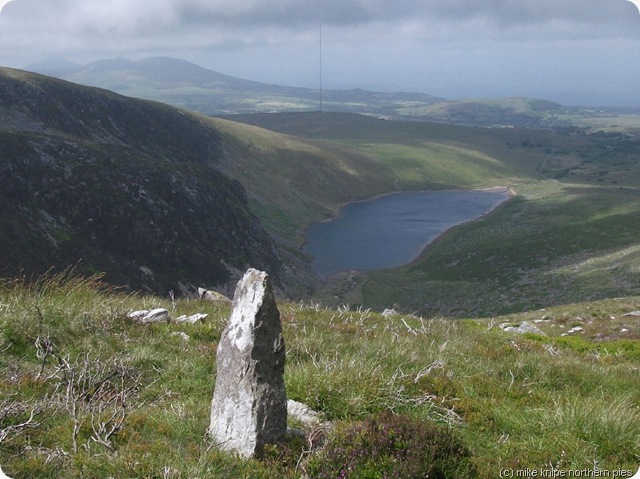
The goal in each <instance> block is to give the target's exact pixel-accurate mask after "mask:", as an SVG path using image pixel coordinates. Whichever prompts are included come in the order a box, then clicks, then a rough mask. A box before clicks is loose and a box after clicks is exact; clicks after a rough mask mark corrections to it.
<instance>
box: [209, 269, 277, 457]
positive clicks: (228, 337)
mask: <svg viewBox="0 0 640 479" xmlns="http://www.w3.org/2000/svg"><path fill="white" fill-rule="evenodd" d="M284 362H285V347H284V339H283V336H282V326H281V323H280V313H279V311H278V308H277V305H276V301H275V297H274V294H273V288H272V286H271V281H270V279H269V276H268V275H267V274H266V273H264V272H261V271H257V270H255V269H250V270H248V271H247V272H246V274H245V275H244V277H243V278H242V280H240V282H239V283H238V285H237V287H236V292H235V295H234V298H233V308H232V311H231V316H230V318H229V322H228V323H227V327H226V328H225V330H224V332H223V333H222V338H221V339H220V343H219V345H218V352H217V362H216V364H217V373H216V384H215V389H214V394H213V400H212V402H211V421H210V425H209V430H208V434H209V437H210V438H211V440H212V441H213V442H214V443H215V444H216V445H218V446H219V447H220V448H222V449H224V450H227V451H231V452H235V453H238V454H239V455H241V456H244V457H251V456H253V455H255V454H258V453H259V452H260V451H261V450H262V448H263V446H264V445H265V444H268V443H274V442H278V441H280V440H282V439H283V438H284V437H285V435H286V432H287V398H286V392H285V385H284Z"/></svg>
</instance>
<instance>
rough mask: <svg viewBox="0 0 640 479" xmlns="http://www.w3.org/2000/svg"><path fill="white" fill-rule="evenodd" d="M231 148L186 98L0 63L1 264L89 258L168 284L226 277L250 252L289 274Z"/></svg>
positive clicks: (254, 259) (36, 268)
mask: <svg viewBox="0 0 640 479" xmlns="http://www.w3.org/2000/svg"><path fill="white" fill-rule="evenodd" d="M224 151H225V144H224V140H223V139H221V137H220V136H219V135H218V134H217V133H216V131H215V129H213V128H211V127H207V126H205V125H204V123H203V122H202V121H201V120H200V119H199V118H197V117H195V116H193V115H190V114H187V113H185V112H183V111H179V110H177V109H175V108H172V107H169V106H166V105H162V104H159V103H153V102H148V101H142V100H134V99H130V98H125V97H122V96H120V95H116V94H115V93H112V92H107V91H105V90H98V89H95V88H88V87H83V86H80V85H74V84H72V83H69V82H65V81H61V80H56V79H53V78H47V77H43V76H41V75H35V74H31V73H27V72H22V71H18V70H12V69H4V68H0V211H1V213H2V214H1V215H0V245H1V247H0V274H2V275H9V276H11V275H15V274H20V273H24V274H27V275H31V274H36V275H37V274H40V273H43V272H45V271H47V270H49V269H51V268H53V269H57V270H61V269H64V268H66V267H68V266H69V265H78V268H79V269H81V270H82V271H83V272H85V273H88V274H91V273H95V272H104V273H106V274H107V278H108V279H109V280H110V281H111V282H112V283H113V284H118V285H127V286H129V287H131V288H132V289H136V290H139V289H144V290H149V291H156V292H163V291H168V290H174V291H183V292H184V291H185V290H186V289H187V288H188V287H190V288H191V289H192V290H193V289H195V287H196V286H198V285H210V286H213V285H218V286H219V287H223V285H224V284H225V283H228V282H234V281H233V279H230V278H232V276H233V268H237V269H244V268H246V267H247V266H248V265H249V264H253V265H257V264H262V266H261V267H262V268H264V269H267V270H269V271H271V272H272V273H273V274H274V276H277V273H278V271H279V270H280V268H281V265H280V258H279V257H278V255H277V252H276V251H275V249H274V243H273V240H272V239H271V238H270V237H269V235H268V234H267V233H266V231H265V230H264V228H263V227H262V226H261V224H260V222H259V220H258V217H257V216H256V215H255V214H254V213H253V212H252V211H251V210H250V207H249V205H248V201H247V197H246V191H245V190H244V188H243V187H242V185H241V184H240V183H239V182H238V181H235V180H233V179H231V178H229V177H228V176H226V175H223V174H222V173H221V172H220V171H219V170H218V169H217V168H216V166H215V165H216V164H217V163H219V161H220V158H221V157H222V156H223V155H224ZM203 218H206V221H203ZM194 285H195V286H194Z"/></svg>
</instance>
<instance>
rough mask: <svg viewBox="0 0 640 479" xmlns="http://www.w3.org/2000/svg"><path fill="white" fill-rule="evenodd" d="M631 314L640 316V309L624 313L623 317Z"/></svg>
mask: <svg viewBox="0 0 640 479" xmlns="http://www.w3.org/2000/svg"><path fill="white" fill-rule="evenodd" d="M630 316H640V311H631V312H630V313H627V314H623V315H622V317H623V318H628V317H630Z"/></svg>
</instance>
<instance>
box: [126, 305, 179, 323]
mask: <svg viewBox="0 0 640 479" xmlns="http://www.w3.org/2000/svg"><path fill="white" fill-rule="evenodd" d="M127 317H129V318H130V319H133V320H134V321H136V322H138V323H142V324H149V323H168V322H169V311H168V310H167V309H164V308H156V309H152V310H151V311H149V310H146V309H143V310H140V311H133V312H132V313H129V314H128V315H127Z"/></svg>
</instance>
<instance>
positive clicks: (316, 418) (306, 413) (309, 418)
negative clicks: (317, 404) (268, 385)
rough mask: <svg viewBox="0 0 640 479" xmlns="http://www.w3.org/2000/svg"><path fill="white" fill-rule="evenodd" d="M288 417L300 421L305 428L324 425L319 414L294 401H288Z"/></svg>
mask: <svg viewBox="0 0 640 479" xmlns="http://www.w3.org/2000/svg"><path fill="white" fill-rule="evenodd" d="M287 415H288V416H289V417H290V418H293V419H296V420H298V421H300V422H301V423H302V424H303V425H304V426H305V427H314V426H317V425H318V424H321V423H322V418H321V416H320V413H319V412H317V411H314V410H313V409H311V408H310V407H309V406H307V405H306V404H303V403H301V402H298V401H294V400H293V399H289V400H288V401H287Z"/></svg>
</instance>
